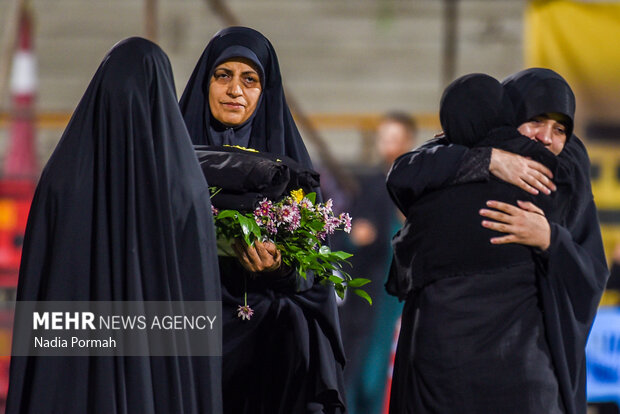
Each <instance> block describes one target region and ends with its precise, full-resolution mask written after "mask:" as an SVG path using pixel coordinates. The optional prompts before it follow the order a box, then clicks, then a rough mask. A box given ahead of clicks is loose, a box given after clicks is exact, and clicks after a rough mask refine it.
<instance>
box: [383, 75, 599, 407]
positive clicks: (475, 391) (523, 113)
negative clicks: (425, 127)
mask: <svg viewBox="0 0 620 414" xmlns="http://www.w3.org/2000/svg"><path fill="white" fill-rule="evenodd" d="M503 87H504V91H505V92H506V94H507V95H508V97H509V98H510V101H511V102H512V104H513V107H514V110H515V117H516V119H515V120H516V124H515V125H517V126H518V131H519V132H521V133H522V134H523V135H525V136H527V137H528V138H530V139H532V140H535V141H538V142H540V143H541V144H543V145H544V146H545V147H546V148H547V149H548V150H549V151H550V153H553V154H554V155H556V156H557V166H556V168H555V169H553V168H547V167H545V166H544V165H543V164H541V163H540V162H537V161H536V159H535V158H534V157H532V158H534V159H530V158H526V157H523V156H522V155H518V154H515V152H516V153H519V151H516V150H515V149H510V148H509V147H505V148H504V150H502V149H500V148H501V146H500V145H499V144H497V143H494V142H489V143H487V144H486V145H484V146H480V145H476V146H474V147H472V148H469V147H467V146H465V145H462V144H463V143H460V144H459V143H456V144H455V143H451V142H450V141H449V138H448V137H447V136H446V137H443V138H439V139H435V140H432V141H429V143H427V144H425V145H423V146H422V147H420V148H418V149H417V150H415V151H412V152H411V153H408V154H405V155H403V156H402V157H400V158H399V159H398V160H396V162H395V163H394V165H393V167H392V170H391V172H390V175H389V178H388V187H389V189H390V192H391V194H392V196H393V198H394V200H395V202H396V203H397V204H398V205H399V206H400V207H401V208H408V207H409V206H411V205H415V204H416V202H417V200H419V199H420V197H422V198H424V197H427V196H426V195H424V194H425V192H428V191H430V190H438V191H437V192H442V191H448V190H449V188H450V187H449V186H451V185H455V184H463V183H469V184H466V185H467V186H469V185H473V183H476V182H479V183H481V184H480V185H483V184H485V183H487V184H489V185H490V184H492V183H493V182H494V181H497V180H496V177H497V178H499V179H501V180H503V181H506V182H508V183H510V184H512V185H514V186H515V188H516V187H519V188H521V189H523V190H525V191H527V192H529V193H531V194H535V193H545V194H549V193H550V192H551V191H550V190H556V186H555V185H554V184H553V183H552V182H551V181H550V178H551V177H553V180H555V182H556V184H557V192H556V193H555V194H554V195H553V196H552V198H551V200H552V204H551V210H549V209H547V216H545V215H544V213H543V210H542V209H541V208H539V206H543V207H544V204H545V203H546V202H547V200H546V199H545V196H543V195H539V196H538V197H537V198H536V199H533V200H532V202H525V203H524V202H517V203H515V202H514V201H510V200H505V201H504V202H502V200H501V199H500V200H497V199H495V200H493V199H494V197H495V195H494V194H491V193H489V194H488V197H487V198H486V200H488V201H487V202H486V203H485V204H486V205H485V206H481V208H478V209H477V210H478V211H479V214H480V215H479V216H478V217H477V219H476V217H475V215H473V216H472V220H474V222H475V223H476V224H477V226H471V232H472V233H474V232H475V233H480V232H483V231H484V232H488V237H487V243H489V244H488V245H487V246H486V247H485V249H484V250H481V251H477V250H476V251H475V252H472V253H473V254H476V255H481V254H483V252H488V251H489V250H490V249H492V248H498V249H499V248H506V247H509V246H510V247H511V248H525V247H524V246H530V248H531V254H532V258H533V261H534V263H535V265H536V272H535V278H532V276H533V274H532V272H522V273H521V275H520V276H518V275H516V274H515V269H516V266H515V264H514V262H513V261H510V260H505V261H504V262H505V266H504V268H502V269H500V270H501V273H497V272H494V271H493V269H490V268H487V269H480V271H479V272H478V273H479V274H477V275H475V277H471V278H470V279H466V278H464V276H465V273H464V274H463V275H461V276H459V277H456V278H442V279H440V280H438V281H437V282H435V283H431V284H429V285H427V286H426V287H425V288H423V289H416V288H415V287H414V283H413V281H412V279H411V277H410V275H407V274H406V273H404V272H403V271H402V270H403V268H402V266H403V265H402V264H401V266H398V263H395V266H394V267H393V270H395V272H393V273H392V274H391V277H390V280H389V281H388V284H387V285H386V286H387V288H388V290H389V291H390V292H391V293H392V294H395V295H398V296H399V297H401V298H406V300H407V303H406V305H405V310H404V311H403V324H402V329H401V338H400V340H399V346H398V351H397V362H396V364H395V365H396V366H395V373H394V381H393V388H392V401H391V407H390V409H391V412H392V413H410V412H416V413H417V412H459V413H463V412H465V413H475V412H489V413H494V412H498V413H499V412H501V413H512V412H514V413H523V412H531V413H538V412H561V413H570V414H578V413H582V412H585V409H586V400H585V343H586V339H587V335H588V332H589V329H590V326H591V323H592V320H593V317H594V314H595V312H596V308H597V304H598V301H599V299H600V296H601V294H602V291H603V289H604V286H605V280H606V279H607V275H608V271H607V267H606V264H605V257H604V253H603V249H602V240H601V234H600V227H599V225H598V219H597V217H596V207H595V205H594V202H593V199H592V192H591V188H590V183H589V160H588V156H587V152H586V150H585V148H584V146H583V144H582V143H581V141H579V139H578V138H577V137H576V136H574V135H572V130H573V116H574V110H575V97H574V95H573V93H572V91H571V89H570V86H569V85H568V84H567V83H566V81H565V80H564V79H563V78H562V77H561V76H559V75H558V74H557V73H555V72H553V71H551V70H548V69H538V68H536V69H528V70H524V71H522V72H519V73H517V74H515V75H513V76H511V77H509V78H508V79H507V80H505V81H504V82H503ZM504 136H505V135H504ZM506 150H507V151H506ZM538 161H543V160H541V159H538ZM543 163H544V161H543ZM547 165H548V166H549V167H553V166H552V165H551V164H547ZM418 180H422V183H423V185H422V186H420V185H418ZM411 183H415V184H413V185H412V184H411ZM430 194H432V193H429V195H430ZM553 198H555V200H553ZM524 199H525V196H523V197H521V196H520V197H519V200H521V201H523V200H524ZM460 204H461V200H454V201H453V208H454V209H456V208H460V207H459V206H460ZM554 208H559V209H560V210H557V211H554ZM558 212H559V214H558ZM481 221H482V223H481ZM467 225H469V224H467ZM490 230H493V231H497V232H499V233H498V234H495V235H494V236H491V234H492V232H490ZM403 232H404V233H406V229H403ZM402 235H403V233H401V236H402ZM450 236H451V234H450V233H447V234H445V237H450ZM471 237H477V236H471ZM491 237H492V238H491ZM489 239H490V240H489ZM399 242H400V243H402V242H403V241H402V240H399V239H395V246H397V245H398V244H399ZM442 243H443V244H445V243H446V242H445V241H442ZM396 254H398V253H396ZM435 255H436V257H438V258H440V257H441V252H439V253H435ZM511 257H512V256H511ZM485 259H486V260H488V257H486V254H485ZM492 260H493V259H492V258H491V261H492ZM500 264H501V263H497V265H500ZM404 266H406V265H404ZM405 270H406V269H405ZM510 275H512V276H513V279H512V281H513V283H512V284H510V285H509V284H506V283H500V282H502V281H503V279H504V278H505V277H506V276H510ZM498 276H501V277H498ZM474 282H478V284H474ZM482 282H484V283H482ZM465 303H467V305H466V307H463V306H461V305H463V304H465ZM511 306H512V307H513V309H511V308H510V307H511ZM429 307H433V308H435V309H437V311H436V312H434V313H433V316H431V317H430V318H429V317H428V315H424V313H425V309H429ZM528 318H529V319H528ZM429 321H434V322H438V325H437V326H442V329H441V330H435V331H436V332H435V334H432V335H431V334H429V335H426V334H427V333H428V332H434V331H433V329H432V326H429V325H428V324H429ZM431 323H432V322H431ZM433 326H434V325H433ZM453 327H456V330H455V329H454V328H453ZM464 332H465V333H467V332H469V333H470V334H471V335H470V336H460V335H461V334H463V333H464ZM459 340H465V341H466V343H464V344H460V346H458V347H455V343H458V341H459ZM429 345H436V347H435V348H431V349H429V348H428V347H429ZM534 345H535V346H534ZM438 350H441V351H442V353H443V352H446V351H447V352H453V353H454V355H453V356H452V358H449V359H448V361H447V362H446V361H444V360H442V359H433V356H436V355H437V351H438ZM514 353H517V355H514ZM519 353H522V354H523V355H518V354H519ZM470 354H471V355H473V356H475V357H477V359H476V358H469V356H470ZM429 356H430V357H429ZM519 360H520V362H519ZM491 362H493V363H491ZM508 362H510V363H512V362H519V363H518V364H517V365H512V364H510V365H506V363H508ZM441 364H444V365H445V368H446V371H445V372H444V371H440V375H439V376H434V375H433V372H435V368H436V367H437V366H438V365H441ZM428 367H431V368H432V369H431V370H430V371H428ZM463 368H465V369H463ZM417 372H423V373H424V372H430V373H431V376H430V377H428V378H427V379H426V380H421V377H419V376H416V373H417ZM459 375H460V376H461V378H462V379H463V384H466V385H468V386H469V384H473V385H474V386H473V387H469V388H467V389H466V388H465V387H463V388H462V389H460V390H459V392H457V393H452V391H453V390H452V389H450V388H448V387H449V386H451V385H456V383H455V382H454V379H452V378H453V376H454V377H456V378H458V377H459ZM441 376H443V377H441ZM440 377H441V378H440ZM447 377H449V379H448V381H447V382H444V381H443V379H444V378H447ZM440 379H441V380H440ZM445 384H448V387H447V386H446V385H445ZM414 389H415V390H416V391H415V392H416V394H415V395H416V398H411V397H410V390H414ZM440 395H441V396H442V399H439V398H437V397H438V396H440ZM437 407H439V408H437Z"/></svg>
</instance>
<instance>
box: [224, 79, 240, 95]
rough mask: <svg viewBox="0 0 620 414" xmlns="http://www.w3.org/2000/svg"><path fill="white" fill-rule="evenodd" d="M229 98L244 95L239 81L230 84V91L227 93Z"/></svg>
mask: <svg viewBox="0 0 620 414" xmlns="http://www.w3.org/2000/svg"><path fill="white" fill-rule="evenodd" d="M226 92H227V93H228V95H229V96H232V97H233V98H236V97H237V96H241V95H243V91H242V90H241V83H240V82H239V80H237V79H233V80H232V81H231V82H230V83H229V84H228V90H227V91H226Z"/></svg>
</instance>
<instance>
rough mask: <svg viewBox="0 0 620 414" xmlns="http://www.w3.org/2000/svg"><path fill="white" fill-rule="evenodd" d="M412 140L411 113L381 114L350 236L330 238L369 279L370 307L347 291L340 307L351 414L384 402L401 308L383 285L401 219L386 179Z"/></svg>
mask: <svg viewBox="0 0 620 414" xmlns="http://www.w3.org/2000/svg"><path fill="white" fill-rule="evenodd" d="M416 138H417V125H416V121H415V119H413V118H412V117H411V116H410V115H408V114H406V113H404V112H396V111H394V112H390V113H387V114H385V115H384V116H383V117H382V119H381V121H380V122H379V125H378V127H377V131H376V140H375V148H374V150H375V151H376V153H377V154H378V156H379V164H378V165H377V166H376V167H374V168H364V169H363V170H362V171H360V172H359V173H358V174H357V179H358V182H359V184H360V186H359V187H360V189H361V190H360V193H359V194H358V195H357V196H356V197H355V199H354V200H353V202H352V203H351V214H352V217H353V225H352V228H351V234H350V235H344V234H337V235H336V236H343V237H340V238H339V239H338V238H336V239H335V240H334V243H335V244H339V245H341V246H337V247H341V248H342V249H344V250H347V251H350V252H351V253H353V254H354V256H353V257H352V258H351V259H350V261H351V263H352V266H353V268H352V270H351V273H352V274H353V275H355V276H356V277H365V278H368V279H371V280H372V282H371V283H370V284H368V285H366V287H367V291H368V293H369V294H370V296H371V297H372V299H373V305H372V306H368V304H367V303H366V302H365V301H362V300H359V298H358V297H356V296H355V295H347V297H346V299H345V301H344V303H342V304H341V306H340V308H339V310H340V324H341V327H342V335H343V343H344V346H345V353H346V355H347V368H346V369H345V382H346V384H347V400H348V403H349V407H348V408H349V412H350V413H351V414H363V413H373V414H374V413H379V412H380V411H381V405H382V403H383V397H384V393H385V387H386V379H387V375H388V365H389V359H390V348H391V344H392V339H393V332H394V327H395V325H396V321H397V319H398V317H399V316H400V313H401V311H402V304H401V303H399V302H398V300H397V299H396V298H393V297H391V296H389V295H387V294H386V293H385V289H384V287H383V284H384V283H385V279H386V276H387V271H388V269H389V264H390V260H391V256H392V253H391V246H390V240H391V238H392V236H393V235H394V233H396V231H397V230H398V229H399V228H400V226H401V225H402V220H403V217H402V215H401V214H400V213H399V212H398V211H397V210H396V209H395V208H394V206H393V204H392V202H391V200H390V197H389V195H388V193H387V189H386V187H385V178H386V174H387V171H388V169H389V167H390V166H391V165H392V163H393V162H394V160H395V159H396V158H397V157H398V156H400V155H402V154H404V153H406V152H408V151H411V149H412V148H413V147H414V145H415V142H416Z"/></svg>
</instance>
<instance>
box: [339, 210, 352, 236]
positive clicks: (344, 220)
mask: <svg viewBox="0 0 620 414" xmlns="http://www.w3.org/2000/svg"><path fill="white" fill-rule="evenodd" d="M340 224H344V231H345V232H347V233H351V216H349V213H340Z"/></svg>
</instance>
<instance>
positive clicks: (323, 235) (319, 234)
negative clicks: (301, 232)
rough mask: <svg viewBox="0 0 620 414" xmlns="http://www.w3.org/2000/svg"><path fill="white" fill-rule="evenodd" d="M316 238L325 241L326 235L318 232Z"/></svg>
mask: <svg viewBox="0 0 620 414" xmlns="http://www.w3.org/2000/svg"><path fill="white" fill-rule="evenodd" d="M316 237H318V238H319V240H325V237H327V233H326V232H324V231H320V232H318V233H317V234H316Z"/></svg>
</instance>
